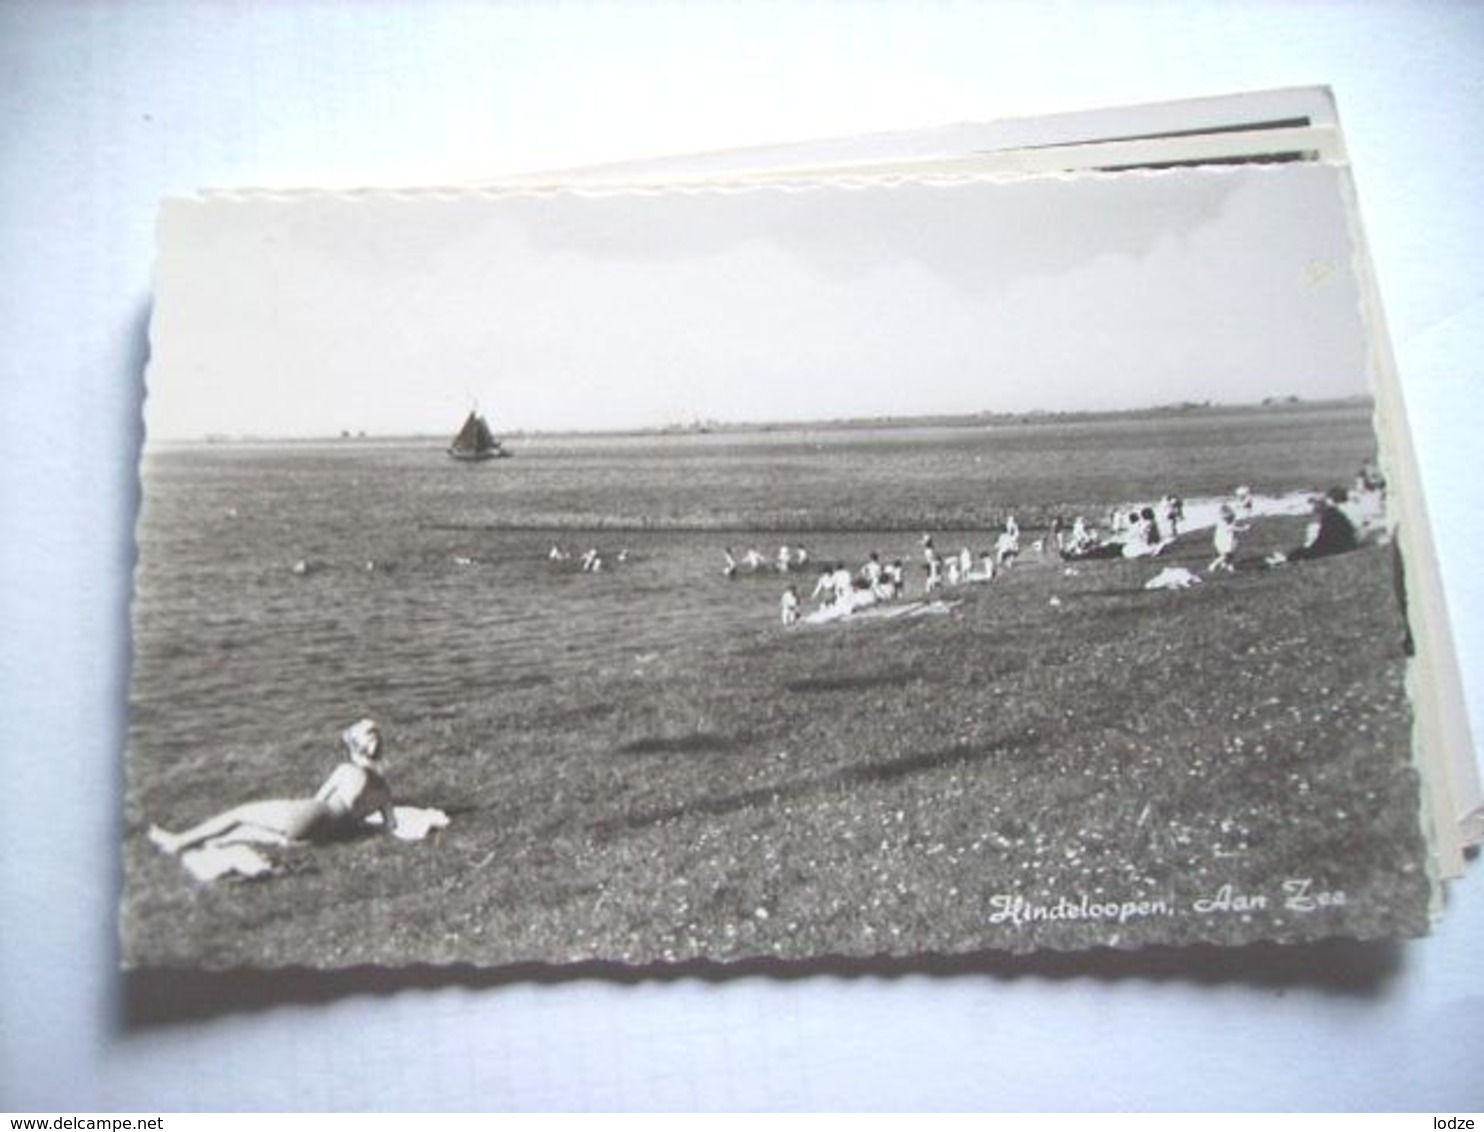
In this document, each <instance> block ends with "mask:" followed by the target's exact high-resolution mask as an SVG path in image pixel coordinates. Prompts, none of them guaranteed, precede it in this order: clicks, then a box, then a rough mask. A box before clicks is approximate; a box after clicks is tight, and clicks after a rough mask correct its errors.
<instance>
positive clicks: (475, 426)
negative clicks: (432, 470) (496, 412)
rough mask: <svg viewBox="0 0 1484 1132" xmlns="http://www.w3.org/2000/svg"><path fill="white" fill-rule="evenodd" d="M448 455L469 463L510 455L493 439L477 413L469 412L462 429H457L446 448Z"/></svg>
mask: <svg viewBox="0 0 1484 1132" xmlns="http://www.w3.org/2000/svg"><path fill="white" fill-rule="evenodd" d="M448 454H449V455H450V456H452V457H453V458H454V459H455V460H467V461H471V462H472V461H477V460H492V459H494V458H495V457H497V456H508V455H510V453H509V452H507V451H506V450H505V447H504V445H502V444H501V443H500V442H499V441H498V440H496V439H495V436H494V433H492V432H490V426H489V424H488V423H487V422H486V421H485V419H484V417H483V416H481V415H480V414H479V413H478V412H477V411H476V412H470V414H469V415H468V417H466V418H465V420H464V427H463V428H461V429H459V431H458V435H457V436H455V437H454V438H453V443H452V444H450V445H449V446H448Z"/></svg>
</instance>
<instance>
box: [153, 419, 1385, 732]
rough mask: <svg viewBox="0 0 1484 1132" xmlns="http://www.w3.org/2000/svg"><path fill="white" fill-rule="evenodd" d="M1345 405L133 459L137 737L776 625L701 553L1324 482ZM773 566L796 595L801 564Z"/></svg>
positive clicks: (548, 669)
mask: <svg viewBox="0 0 1484 1132" xmlns="http://www.w3.org/2000/svg"><path fill="white" fill-rule="evenodd" d="M1367 414H1368V410H1363V409H1362V410H1356V409H1349V410H1344V411H1342V412H1338V413H1335V412H1330V413H1314V414H1311V413H1294V414H1285V415H1284V416H1283V417H1282V418H1281V419H1279V420H1276V421H1275V420H1274V419H1272V418H1271V417H1263V418H1260V419H1259V418H1253V419H1248V418H1241V417H1233V416H1230V415H1221V416H1214V417H1211V418H1199V419H1191V420H1181V421H1179V422H1178V423H1177V424H1172V423H1171V422H1169V421H1168V420H1166V421H1162V422H1161V421H1156V422H1148V421H1135V420H1126V421H1120V422H1112V423H1109V422H1104V423H1086V422H1084V423H1079V424H1057V425H1037V426H1017V427H998V428H994V429H982V428H963V429H918V430H914V429H896V430H874V431H869V430H862V431H857V432H827V433H817V434H811V433H805V432H787V433H785V432H778V433H758V434H750V435H745V436H738V435H717V436H689V435H687V436H676V437H667V438H654V437H649V438H619V439H612V438H608V439H587V440H565V441H564V440H560V439H555V438H543V439H540V440H530V441H525V442H519V441H517V442H516V443H514V444H513V445H512V447H514V448H515V449H516V451H517V455H516V456H515V457H514V458H513V459H509V460H500V461H492V462H489V463H486V464H482V465H474V466H466V465H460V464H455V463H453V462H452V461H450V460H448V459H447V458H446V457H445V456H444V455H443V454H442V452H441V451H440V449H439V447H438V446H437V445H436V444H426V443H424V444H412V443H407V444H394V443H356V442H341V443H327V444H319V445H315V444H293V445H235V444H222V445H203V446H191V447H187V446H181V447H159V448H156V449H154V450H152V451H151V452H150V454H149V455H148V456H147V457H146V460H145V462H144V469H143V474H144V484H145V489H144V498H145V502H144V508H143V512H142V515H141V519H140V524H139V544H140V545H139V550H140V566H139V570H138V581H137V596H136V602H135V636H136V649H135V666H134V673H133V686H132V698H133V713H134V747H135V751H136V753H137V754H140V755H143V756H146V757H148V756H152V755H156V754H159V755H164V756H168V755H169V754H170V753H171V752H173V751H182V750H186V749H189V748H191V747H193V746H198V745H200V744H201V743H203V742H220V741H223V740H228V739H242V738H247V737H253V736H262V735H263V734H264V732H265V730H266V731H268V732H271V733H278V734H282V733H285V732H290V731H293V732H297V731H300V730H309V731H319V732H321V733H323V732H324V731H325V730H326V727H327V724H326V721H327V720H328V721H332V722H333V724H337V725H338V724H339V723H341V722H348V721H349V719H351V718H353V717H354V716H356V715H358V714H362V713H365V712H373V711H374V712H376V713H379V714H381V715H383V716H385V717H387V718H394V717H396V716H399V715H400V716H402V717H404V718H418V717H421V716H423V715H426V714H431V713H436V712H438V711H446V710H452V708H453V705H456V704H457V703H458V702H460V700H462V699H466V698H467V697H468V696H470V695H478V694H483V693H485V692H487V693H489V694H498V693H499V690H500V689H501V688H508V687H510V686H512V685H516V686H519V685H520V684H523V683H529V682H532V681H544V680H551V681H553V682H556V681H560V680H562V679H564V678H570V677H571V676H572V674H574V673H581V672H586V671H590V670H595V669H599V668H601V667H602V666H603V665H605V664H609V663H613V662H616V661H618V660H622V659H624V658H629V657H633V656H636V655H642V654H644V653H647V652H654V651H659V650H663V649H665V648H666V647H668V646H672V645H674V644H675V643H677V642H688V641H706V640H719V639H723V638H724V637H725V636H727V635H731V634H756V633H764V632H773V631H775V630H774V627H775V624H776V620H777V607H778V597H779V594H780V593H781V591H782V586H783V584H784V581H783V580H782V579H780V578H779V577H778V576H777V575H776V574H768V575H766V576H762V575H759V576H755V577H742V578H740V579H738V580H737V581H735V582H733V583H728V582H726V581H725V579H724V578H723V577H722V573H721V568H722V563H723V558H722V553H721V551H722V547H723V546H727V545H730V546H732V547H733V548H734V550H735V551H736V552H737V553H738V554H739V555H740V553H741V552H742V551H743V550H744V549H745V548H746V547H748V546H749V545H753V546H756V547H757V548H758V549H759V550H760V551H761V552H762V553H764V554H766V555H769V556H772V555H774V554H775V553H776V551H777V549H778V547H779V545H780V544H781V543H784V542H786V543H789V544H795V543H800V542H802V543H803V544H804V545H806V546H808V547H809V549H810V551H811V554H812V555H813V556H814V558H815V559H816V560H819V559H822V558H829V557H835V556H838V557H841V558H845V559H847V560H850V561H852V562H858V561H859V560H861V559H862V558H864V556H865V555H866V553H867V552H868V551H869V550H871V549H873V548H878V549H880V550H881V551H882V553H883V554H884V555H887V556H901V557H903V558H904V559H907V560H909V561H913V562H915V560H916V555H917V533H918V532H919V531H921V530H926V529H933V530H935V531H937V532H939V533H940V534H941V535H942V536H943V537H942V539H940V545H943V546H945V547H957V546H958V545H959V543H960V541H965V542H969V544H970V545H972V546H974V547H976V548H977V547H979V546H983V545H986V544H987V542H988V538H987V536H985V535H983V534H982V533H981V532H983V531H985V530H987V529H988V527H989V526H991V525H992V524H994V523H997V522H998V521H999V520H1000V518H1001V517H1002V516H1003V514H1004V513H1005V512H1006V511H1007V510H1009V509H1011V508H1012V507H1013V508H1014V509H1016V510H1018V511H1019V513H1020V514H1021V516H1022V519H1023V520H1025V519H1027V518H1029V519H1030V520H1031V521H1034V518H1035V509H1036V508H1037V507H1038V506H1040V507H1045V506H1048V505H1051V504H1054V505H1056V506H1057V507H1058V508H1059V507H1060V506H1062V505H1063V504H1066V505H1069V506H1081V505H1084V504H1086V505H1088V506H1092V505H1095V504H1103V503H1107V502H1116V501H1119V500H1122V499H1127V498H1139V497H1153V496H1157V495H1158V494H1160V493H1162V492H1163V491H1164V490H1176V491H1179V492H1180V493H1182V494H1185V495H1190V496H1194V495H1197V494H1203V493H1214V492H1217V491H1220V490H1225V489H1226V488H1227V487H1229V486H1230V485H1231V484H1232V483H1235V482H1239V481H1240V480H1242V479H1245V480H1247V481H1248V482H1254V483H1257V484H1258V485H1259V486H1260V487H1261V486H1263V485H1264V480H1263V476H1267V477H1268V481H1270V482H1268V484H1267V486H1271V487H1273V488H1278V487H1287V486H1293V485H1294V484H1301V485H1312V484H1314V483H1316V482H1322V480H1323V479H1324V478H1326V477H1331V478H1333V477H1337V476H1340V475H1342V474H1343V475H1345V476H1348V474H1349V472H1350V471H1351V470H1353V468H1354V467H1355V466H1356V463H1358V461H1359V460H1361V459H1364V458H1366V457H1367V456H1369V455H1370V454H1371V451H1370V428H1369V420H1368V415H1367ZM1316 436H1321V437H1322V438H1323V442H1322V443H1317V444H1316V443H1315V437H1316ZM1254 469H1260V473H1261V474H1254ZM1028 511H1029V512H1030V513H1029V514H1028ZM955 531H967V532H968V533H966V534H963V535H960V534H958V533H952V532H955ZM554 543H559V544H561V545H562V546H563V547H566V548H567V549H570V550H575V551H578V552H580V551H581V550H583V549H585V548H586V547H588V546H596V547H598V548H599V549H600V550H602V551H603V552H604V553H605V556H606V557H607V558H608V559H609V561H610V562H612V559H613V557H614V555H615V554H616V552H617V551H618V550H619V549H620V548H626V549H627V550H628V551H629V560H628V561H627V562H625V563H623V564H621V565H620V564H616V563H614V564H613V565H612V568H610V569H608V570H605V571H604V572H602V573H600V574H586V573H583V572H581V571H579V570H578V569H577V567H576V565H575V564H574V563H573V562H566V563H553V562H551V561H550V560H549V559H548V557H547V552H548V550H549V549H550V548H551V546H552V545H553V544H554ZM300 562H303V563H306V564H307V565H308V570H307V572H305V573H296V571H295V564H296V563H300ZM368 564H369V565H368ZM796 580H797V581H798V582H799V583H800V584H801V590H802V592H803V593H805V595H807V592H808V588H809V587H811V586H812V582H813V578H812V573H811V574H810V575H808V576H804V577H799V578H797V579H796ZM918 584H920V583H918Z"/></svg>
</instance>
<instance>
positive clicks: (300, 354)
mask: <svg viewBox="0 0 1484 1132" xmlns="http://www.w3.org/2000/svg"><path fill="white" fill-rule="evenodd" d="M1341 176H1342V173H1341V171H1340V170H1338V169H1336V168H1333V167H1329V166H1325V165H1317V164H1306V165H1297V164H1294V165H1282V166H1262V167H1259V166H1238V167H1221V168H1211V169H1183V170H1172V171H1161V172H1139V173H1125V174H1115V175H1109V174H1100V175H1083V176H1078V177H1069V178H1055V177H1047V178H1032V179H1021V180H1016V181H1004V180H1000V181H993V180H973V181H966V182H962V183H949V184H943V183H938V184H921V183H918V184H903V183H897V184H877V185H873V186H870V187H850V188H846V187H841V186H831V187H819V186H816V187H810V188H794V189H784V188H779V187H759V188H752V189H746V190H730V191H722V190H714V189H712V190H695V189H691V190H673V191H667V192H644V193H639V192H632V193H611V192H606V193H603V192H600V193H576V192H547V193H500V192H485V193H473V192H470V193H463V194H433V193H430V194H426V195H420V194H399V195H392V194H364V195H355V196H332V195H305V196H293V197H286V196H276V197H270V196H267V195H260V196H252V195H246V196H233V197H208V198H205V199H201V200H188V201H187V200H182V201H172V202H167V204H166V206H165V208H164V211H163V213H162V216H161V222H160V256H159V261H158V264H157V271H156V292H155V308H154V321H153V324H152V327H151V362H150V366H149V370H148V375H147V393H148V395H147V401H146V410H145V411H146V423H147V429H148V435H149V437H151V438H154V439H176V438H194V437H201V436H205V435H213V434H220V435H231V436H238V435H253V436H265V437H273V436H334V435H338V434H339V433H341V432H342V431H349V432H353V433H355V432H365V433H367V434H369V435H407V434H413V433H417V434H434V435H436V434H440V433H448V434H450V435H451V434H452V432H453V431H454V430H455V429H456V428H457V426H458V424H459V423H460V421H461V420H462V417H463V415H464V414H465V413H466V412H467V411H468V410H469V409H471V408H474V407H478V408H479V409H480V410H481V411H483V412H484V413H485V414H486V415H487V416H488V417H489V418H490V420H491V424H492V425H493V427H494V429H495V431H496V432H497V433H504V432H513V431H521V430H553V431H561V430H596V429H614V428H644V427H665V426H671V425H680V424H688V423H691V422H695V421H752V422H760V421H789V420H820V419H839V418H851V417H879V416H887V415H893V416H897V415H901V416H908V415H923V414H936V413H974V412H985V411H988V412H1029V411H1036V410H1041V411H1076V410H1099V409H1112V408H1134V407H1140V406H1148V405H1158V404H1169V403H1176V402H1181V401H1207V400H1209V401H1216V402H1222V403H1250V402H1255V401H1259V400H1262V399H1263V398H1266V397H1287V396H1299V397H1303V398H1306V399H1307V398H1323V397H1335V396H1352V395H1357V394H1364V393H1366V392H1367V391H1368V383H1369V378H1368V374H1367V365H1366V357H1367V355H1366V350H1365V344H1364V333H1363V328H1362V323H1361V315H1360V304H1359V300H1358V298H1357V294H1358V292H1357V288H1356V284H1355V280H1354V277H1353V271H1352V251H1351V247H1350V243H1349V236H1348V232H1347V226H1346V220H1345V212H1344V207H1343V204H1342V195H1341V187H1340V178H1341Z"/></svg>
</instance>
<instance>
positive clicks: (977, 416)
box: [146, 396, 1375, 447]
mask: <svg viewBox="0 0 1484 1132" xmlns="http://www.w3.org/2000/svg"><path fill="white" fill-rule="evenodd" d="M1374 404H1375V399H1374V398H1373V397H1370V396H1356V397H1339V398H1329V399H1323V400H1308V401H1306V400H1303V399H1300V398H1297V397H1285V398H1276V397H1275V398H1268V399H1266V400H1264V401H1261V402H1257V403H1251V404H1230V405H1228V404H1217V403H1213V402H1206V401H1203V402H1189V401H1187V402H1179V403H1176V404H1166V405H1152V406H1145V407H1142V408H1135V409H1100V410H1063V411H1049V410H1032V411H1029V412H1024V413H1003V412H989V411H986V412H980V413H940V414H929V415H923V416H888V417H858V418H837V419H833V420H801V421H698V422H694V423H692V424H688V425H664V426H656V427H649V428H615V429H591V430H585V429H550V430H546V429H533V430H529V431H511V432H502V433H500V437H501V440H502V441H504V442H512V441H513V442H517V443H518V442H520V441H523V440H541V441H549V440H566V439H574V440H604V439H643V438H653V439H667V438H675V437H694V436H727V435H732V436H756V435H759V434H767V433H774V432H777V433H797V432H864V431H870V430H890V429H931V428H943V429H951V428H1009V427H1017V428H1018V427H1026V426H1035V425H1066V424H1084V423H1085V424H1096V423H1099V422H1103V421H1121V420H1129V419H1132V418H1147V419H1152V420H1158V419H1163V418H1171V417H1184V418H1188V417H1198V416H1208V417H1221V416H1241V415H1250V414H1252V413H1271V414H1274V415H1281V414H1286V413H1303V412H1313V411H1315V410H1326V409H1345V408H1356V409H1358V408H1363V407H1368V406H1369V407H1373V406H1374ZM497 431H498V430H497ZM447 442H448V436H447V435H445V434H442V433H401V434H381V433H365V432H357V433H348V432H344V433H341V434H340V435H338V436H337V435H329V434H324V435H318V436H254V435H241V436H238V435H208V436H197V437H162V438H159V439H154V440H151V439H149V438H146V446H149V445H162V446H170V447H195V446H202V445H264V446H273V445H301V444H302V445H341V444H344V445H354V444H376V445H382V444H437V445H446V444H447Z"/></svg>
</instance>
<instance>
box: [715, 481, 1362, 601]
mask: <svg viewBox="0 0 1484 1132" xmlns="http://www.w3.org/2000/svg"><path fill="white" fill-rule="evenodd" d="M1384 489H1385V481H1384V480H1383V479H1382V478H1381V477H1380V475H1379V474H1378V473H1376V472H1375V471H1374V470H1373V469H1372V468H1371V466H1370V465H1369V464H1368V465H1366V466H1365V467H1363V468H1362V470H1361V472H1360V474H1359V475H1358V476H1357V477H1356V481H1355V486H1354V488H1353V489H1350V490H1347V489H1345V488H1338V487H1337V488H1332V489H1330V490H1329V491H1327V492H1325V493H1323V494H1320V495H1315V496H1313V497H1311V499H1310V507H1311V512H1312V519H1311V521H1310V523H1309V526H1308V529H1307V531H1306V533H1305V538H1304V541H1303V542H1302V543H1301V544H1300V545H1298V546H1295V547H1293V548H1292V549H1289V550H1284V551H1277V552H1274V553H1272V554H1270V555H1268V556H1267V558H1266V559H1265V560H1264V561H1265V563H1266V565H1268V566H1280V565H1283V564H1285V563H1288V562H1299V561H1303V560H1306V559H1314V558H1323V557H1326V556H1329V555H1333V554H1340V553H1343V552H1345V551H1348V550H1353V549H1354V548H1355V547H1357V546H1358V545H1359V544H1360V539H1361V531H1362V528H1364V527H1366V526H1367V525H1368V524H1369V523H1371V522H1373V521H1379V517H1380V516H1381V515H1382V514H1383V513H1384V501H1383V499H1382V493H1383V492H1384ZM1276 502H1278V501H1277V499H1276V497H1274V498H1273V499H1269V500H1267V502H1266V504H1265V506H1269V507H1271V506H1272V505H1273V504H1275V503H1276ZM1207 506H1209V503H1208V504H1207ZM1260 509H1261V508H1260V504H1259V500H1258V497H1257V496H1256V495H1255V494H1254V492H1253V489H1252V487H1251V486H1250V485H1247V484H1241V485H1238V486H1237V487H1236V488H1235V489H1234V490H1233V491H1232V493H1231V495H1230V496H1229V497H1228V498H1226V499H1223V500H1220V501H1218V502H1217V503H1216V506H1215V512H1214V515H1212V514H1211V513H1210V512H1207V513H1206V514H1207V516H1208V518H1207V519H1206V520H1205V521H1206V522H1209V523H1210V524H1211V543H1212V549H1213V551H1214V557H1213V558H1212V559H1211V561H1210V562H1209V564H1208V565H1207V566H1206V573H1208V574H1218V573H1232V572H1235V571H1236V569H1237V561H1238V558H1237V550H1238V545H1239V541H1240V537H1241V536H1242V535H1243V534H1244V533H1246V532H1247V531H1250V530H1251V528H1252V521H1253V519H1254V517H1255V516H1256V515H1257V514H1258V512H1259V510H1260ZM1265 513H1275V512H1274V511H1272V510H1268V511H1266V512H1265ZM1290 513H1291V512H1290ZM1186 521H1187V514H1186V504H1185V501H1184V500H1183V499H1182V498H1181V497H1180V496H1178V495H1175V494H1166V495H1164V496H1163V497H1162V498H1161V499H1160V500H1159V501H1158V502H1157V503H1152V504H1145V505H1138V506H1125V507H1118V508H1114V509H1113V510H1112V511H1111V512H1110V514H1109V519H1108V524H1109V528H1110V531H1109V533H1108V534H1107V535H1106V536H1103V535H1101V534H1100V533H1099V531H1098V529H1097V528H1096V527H1094V526H1093V525H1092V524H1091V523H1089V522H1088V521H1087V519H1086V518H1085V517H1084V516H1082V515H1078V516H1077V517H1076V518H1074V519H1073V520H1072V522H1071V523H1070V524H1068V523H1067V522H1066V521H1065V520H1064V519H1062V518H1061V517H1060V516H1057V517H1053V518H1052V519H1051V520H1050V522H1049V524H1048V525H1047V528H1046V532H1045V534H1044V536H1043V537H1041V538H1038V539H1036V540H1034V542H1033V543H1032V544H1031V550H1032V552H1034V553H1036V554H1038V555H1039V556H1041V557H1054V558H1055V559H1057V560H1060V561H1064V562H1068V563H1076V562H1080V561H1086V560H1097V559H1141V558H1154V557H1158V556H1160V555H1161V554H1164V553H1165V551H1166V550H1168V548H1169V547H1170V546H1172V545H1173V544H1174V543H1175V541H1176V540H1177V539H1178V538H1180V536H1181V534H1182V533H1188V528H1187V527H1186ZM1198 525H1204V524H1203V523H1202V524H1198ZM1021 542H1022V533H1021V528H1020V524H1019V522H1018V520H1017V519H1016V517H1015V515H1014V514H1010V515H1008V516H1007V517H1006V519H1005V520H1004V524H1003V528H1002V529H1001V530H1000V531H998V532H997V533H996V535H995V538H994V544H993V546H992V547H991V548H990V549H986V550H983V551H981V552H980V553H979V554H978V555H975V554H974V553H973V552H972V551H971V550H970V549H969V548H968V547H967V546H965V547H963V548H962V549H961V550H959V551H958V552H957V553H950V554H947V555H944V554H942V553H940V552H939V551H938V549H937V547H936V545H935V543H934V539H933V536H932V535H931V534H924V535H923V536H922V540H921V547H922V564H921V570H922V574H923V586H922V591H921V596H922V598H924V599H930V598H931V597H932V595H933V594H934V593H936V592H937V591H939V590H940V589H943V588H944V587H952V586H959V585H963V584H964V583H966V582H988V581H992V580H993V579H994V578H995V576H996V574H997V573H998V572H999V571H1001V570H1004V569H1005V568H1007V567H1009V566H1010V565H1012V564H1013V563H1014V562H1015V561H1016V560H1017V559H1018V558H1019V557H1020V556H1021V553H1022V548H1021ZM725 553H726V562H727V567H726V574H727V576H728V577H735V576H736V572H737V562H736V559H735V558H734V557H733V555H732V552H731V549H730V548H727V550H726V552H725ZM799 554H800V557H799V558H797V559H794V558H792V557H791V553H790V551H789V549H788V548H786V547H785V548H784V549H783V550H782V551H780V555H779V558H778V560H777V567H776V568H777V569H778V570H780V571H781V572H787V571H788V570H789V569H791V568H797V567H798V566H799V565H802V564H803V562H804V561H805V560H806V559H805V558H804V557H803V551H802V548H800V550H799ZM754 555H755V552H750V553H749V556H748V557H747V558H745V559H744V563H745V564H746V565H747V566H748V568H749V569H760V568H765V567H766V566H767V560H766V559H763V558H762V556H760V555H756V556H755V557H754ZM907 578H908V574H907V570H906V568H905V567H904V565H903V562H902V559H900V558H894V559H891V560H890V561H885V560H883V559H882V556H881V555H880V554H879V553H878V552H877V551H874V550H873V551H871V552H870V554H869V556H868V557H867V558H866V560H865V561H864V562H861V563H860V564H859V565H857V566H856V567H854V568H853V569H852V568H851V567H850V566H849V565H847V564H846V563H844V562H841V561H828V562H825V563H823V565H822V566H821V567H820V569H819V571H818V575H817V579H816V582H815V585H814V588H813V590H812V592H811V593H810V594H809V595H808V600H812V601H814V602H816V603H817V608H816V613H817V614H818V615H819V616H820V617H821V619H828V615H844V614H848V613H850V612H853V611H854V610H857V609H860V608H863V607H865V606H869V605H874V604H877V603H879V602H884V601H891V600H893V599H896V598H900V597H903V596H905V595H906V594H907V588H908V586H907ZM805 600H806V599H805V598H804V597H803V596H802V595H801V593H800V591H799V588H798V587H797V586H795V585H789V586H787V587H786V588H785V589H784V591H783V595H782V597H781V598H780V606H779V612H780V618H781V620H782V622H783V624H784V625H785V626H791V625H795V624H797V623H798V622H799V621H800V620H801V618H802V617H803V606H804V602H805Z"/></svg>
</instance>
